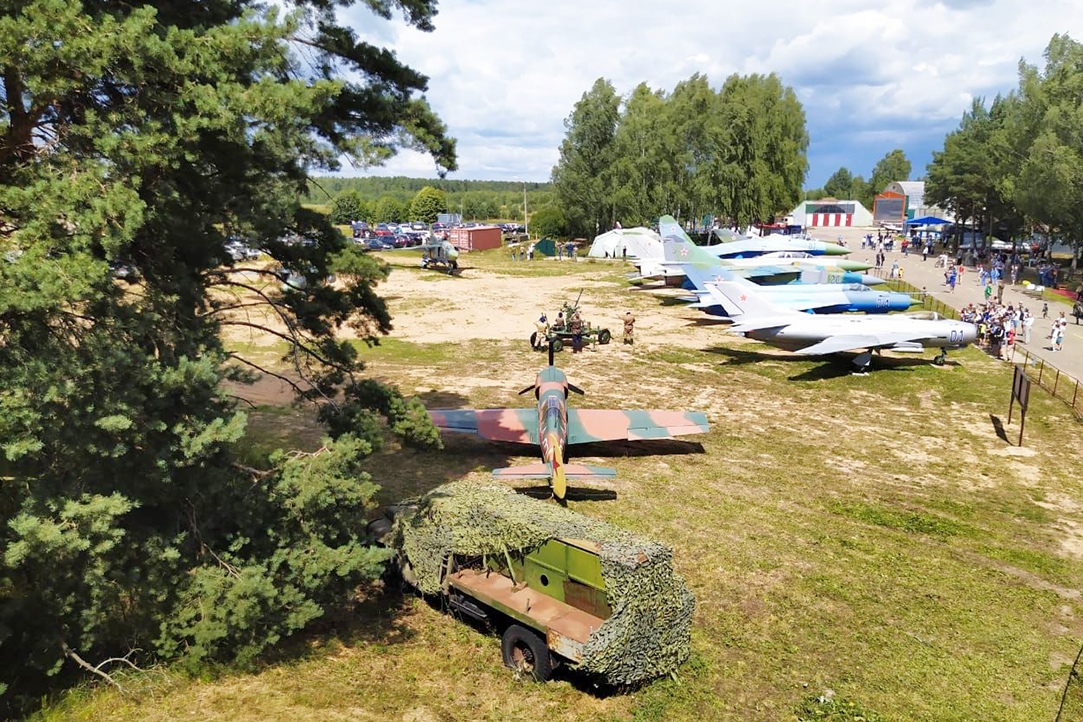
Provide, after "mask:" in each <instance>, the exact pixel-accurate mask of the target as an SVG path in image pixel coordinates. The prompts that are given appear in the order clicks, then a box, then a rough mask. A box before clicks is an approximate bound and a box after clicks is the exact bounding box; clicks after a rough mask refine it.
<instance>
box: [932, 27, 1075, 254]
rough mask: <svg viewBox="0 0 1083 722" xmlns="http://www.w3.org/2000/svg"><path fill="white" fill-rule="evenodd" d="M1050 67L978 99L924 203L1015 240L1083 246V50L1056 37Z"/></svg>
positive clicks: (1023, 68)
mask: <svg viewBox="0 0 1083 722" xmlns="http://www.w3.org/2000/svg"><path fill="white" fill-rule="evenodd" d="M1044 57H1045V67H1044V68H1041V69H1040V68H1038V67H1037V66H1036V65H1031V64H1028V63H1026V62H1025V61H1023V62H1020V65H1019V81H1018V87H1017V88H1016V89H1014V90H1012V91H1011V92H1009V93H1008V94H1006V95H1004V96H997V97H996V98H994V99H993V101H992V102H991V103H989V104H986V102H985V100H984V99H980V98H979V99H976V100H974V102H973V104H972V106H971V107H970V109H968V110H967V111H966V112H965V113H964V114H963V117H962V119H961V120H960V122H959V127H958V128H956V129H955V130H954V131H952V132H951V133H949V134H948V136H947V137H946V138H945V139H944V147H943V149H942V150H940V151H936V152H934V153H933V161H932V163H930V164H929V166H928V177H927V179H926V183H925V198H926V200H927V201H928V202H929V203H935V204H936V205H939V206H941V207H943V208H945V209H948V210H950V211H952V212H953V213H954V214H955V216H956V218H957V219H958V220H959V221H960V222H963V223H968V224H973V225H974V226H975V227H977V228H978V229H980V230H982V231H984V232H986V233H993V234H1000V235H1003V237H1005V238H1013V237H1015V236H1017V235H1018V234H1019V233H1020V232H1022V231H1023V230H1024V229H1026V228H1030V229H1032V230H1038V231H1042V232H1047V233H1050V234H1053V235H1056V236H1059V237H1061V238H1062V239H1063V240H1065V241H1066V242H1068V243H1069V244H1071V245H1072V246H1073V247H1074V248H1075V249H1076V252H1077V256H1078V252H1079V249H1080V248H1081V247H1083V201H1081V199H1083V132H1081V130H1083V45H1081V44H1080V43H1078V42H1076V41H1075V40H1072V39H1071V38H1070V37H1069V36H1068V35H1054V36H1053V37H1052V39H1051V40H1050V41H1049V45H1048V46H1047V47H1046V50H1045V54H1044Z"/></svg>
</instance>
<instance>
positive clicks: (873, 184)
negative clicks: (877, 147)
mask: <svg viewBox="0 0 1083 722" xmlns="http://www.w3.org/2000/svg"><path fill="white" fill-rule="evenodd" d="M908 180H910V161H909V160H907V158H906V154H905V153H903V152H902V150H900V149H899V148H896V149H895V150H893V151H891V152H890V153H888V154H886V155H885V156H884V157H883V158H881V159H880V160H878V161H877V162H876V165H875V166H874V167H873V169H872V177H871V178H869V190H870V191H871V195H876V194H877V193H883V191H884V188H885V187H887V184H888V183H894V182H895V181H908Z"/></svg>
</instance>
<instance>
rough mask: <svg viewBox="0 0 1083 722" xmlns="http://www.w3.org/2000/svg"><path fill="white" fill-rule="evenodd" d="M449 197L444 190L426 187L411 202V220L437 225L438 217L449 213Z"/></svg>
mask: <svg viewBox="0 0 1083 722" xmlns="http://www.w3.org/2000/svg"><path fill="white" fill-rule="evenodd" d="M447 207H448V204H447V197H446V196H445V195H444V192H443V191H442V190H438V189H436V188H433V187H432V186H425V187H424V188H422V189H421V190H419V191H418V192H417V195H416V196H414V199H413V200H412V201H410V220H414V221H421V222H422V223H435V222H436V217H437V216H438V215H439V214H441V213H444V212H446V211H447Z"/></svg>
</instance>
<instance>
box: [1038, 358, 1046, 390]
mask: <svg viewBox="0 0 1083 722" xmlns="http://www.w3.org/2000/svg"><path fill="white" fill-rule="evenodd" d="M1042 371H1045V359H1044V358H1043V359H1042V362H1041V363H1040V364H1038V385H1039V386H1041V385H1042Z"/></svg>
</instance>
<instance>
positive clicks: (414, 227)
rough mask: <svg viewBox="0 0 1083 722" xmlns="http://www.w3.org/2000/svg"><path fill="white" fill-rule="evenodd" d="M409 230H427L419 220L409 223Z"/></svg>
mask: <svg viewBox="0 0 1083 722" xmlns="http://www.w3.org/2000/svg"><path fill="white" fill-rule="evenodd" d="M410 230H412V231H424V230H427V226H426V225H425V224H424V223H422V222H421V221H413V222H412V223H410Z"/></svg>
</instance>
